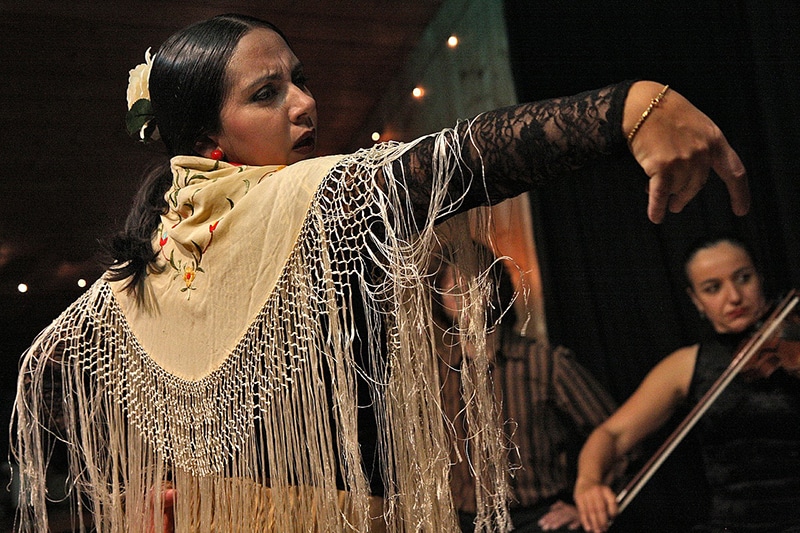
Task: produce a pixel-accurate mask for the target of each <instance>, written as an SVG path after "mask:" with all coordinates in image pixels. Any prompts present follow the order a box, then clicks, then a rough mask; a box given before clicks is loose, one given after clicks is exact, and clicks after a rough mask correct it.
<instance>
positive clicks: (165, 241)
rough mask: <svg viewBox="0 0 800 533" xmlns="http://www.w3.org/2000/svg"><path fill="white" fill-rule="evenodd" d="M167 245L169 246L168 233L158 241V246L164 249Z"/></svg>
mask: <svg viewBox="0 0 800 533" xmlns="http://www.w3.org/2000/svg"><path fill="white" fill-rule="evenodd" d="M165 244H167V234H166V233H165V234H164V235H162V236H161V238H160V239H158V245H159V246H161V247H162V248H163V247H164V245H165Z"/></svg>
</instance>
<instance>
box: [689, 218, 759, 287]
mask: <svg viewBox="0 0 800 533" xmlns="http://www.w3.org/2000/svg"><path fill="white" fill-rule="evenodd" d="M723 242H727V243H728V244H731V245H732V246H735V247H737V248H741V249H742V250H744V252H745V253H746V254H747V255H748V256H749V257H750V260H751V261H752V262H753V266H754V267H755V269H756V272H758V274H759V275H763V274H762V271H761V266H760V265H759V262H758V257H757V256H756V254H755V252H754V250H753V248H752V247H751V246H750V245H749V244H748V243H747V242H745V240H744V239H742V238H741V237H739V236H738V235H736V234H734V233H730V232H720V233H714V234H711V235H706V236H703V237H701V238H699V239H697V240H695V241H694V242H693V243H692V244H690V245H689V247H688V248H687V249H686V251H685V252H684V254H683V263H682V264H683V282H684V284H685V286H686V287H687V288H689V289H692V280H691V279H690V278H689V263H691V262H692V260H693V259H694V258H695V256H696V255H697V253H698V252H699V251H701V250H707V249H708V248H712V247H714V246H716V245H718V244H720V243H723Z"/></svg>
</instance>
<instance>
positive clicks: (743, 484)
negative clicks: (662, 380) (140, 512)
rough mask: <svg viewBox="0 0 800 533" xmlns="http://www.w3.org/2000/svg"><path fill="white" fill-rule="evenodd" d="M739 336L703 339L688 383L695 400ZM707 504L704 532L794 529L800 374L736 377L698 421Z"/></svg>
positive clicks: (797, 527)
mask: <svg viewBox="0 0 800 533" xmlns="http://www.w3.org/2000/svg"><path fill="white" fill-rule="evenodd" d="M743 338H744V336H743V335H714V336H713V338H710V339H709V340H707V341H705V342H702V343H701V344H700V349H699V351H698V354H697V362H696V365H695V370H694V374H693V376H692V382H691V386H690V390H689V398H690V400H691V401H693V402H697V401H698V400H699V398H700V397H701V396H702V395H703V394H704V393H705V392H706V391H707V390H708V389H709V388H710V387H711V386H712V384H713V383H714V381H716V379H717V378H718V377H719V375H720V374H721V373H722V372H723V371H724V370H725V368H726V367H727V366H728V364H729V363H730V361H731V358H732V356H733V354H734V353H735V351H736V348H737V346H738V345H739V343H740V341H741V340H742V339H743ZM695 431H697V432H698V436H699V440H700V443H701V448H702V452H703V461H704V465H705V471H706V476H707V478H708V482H709V485H710V488H711V509H710V514H709V517H708V528H706V529H704V530H705V531H727V532H731V533H739V532H756V531H757V532H759V533H762V532H773V531H774V532H788V531H800V379H797V378H796V377H792V376H790V375H789V374H787V373H786V372H785V371H783V370H782V369H778V370H777V371H776V372H775V373H774V374H773V375H772V376H770V377H769V378H767V379H755V380H748V379H745V378H744V377H742V376H737V377H736V378H734V380H733V381H731V383H730V384H729V385H728V387H727V388H726V389H725V391H724V392H722V394H720V396H719V397H718V398H717V400H716V401H715V402H714V403H713V405H711V407H710V408H709V409H708V411H707V412H706V413H705V414H704V415H703V417H702V418H701V419H700V420H699V422H698V425H697V427H696V429H695Z"/></svg>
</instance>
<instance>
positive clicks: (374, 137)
mask: <svg viewBox="0 0 800 533" xmlns="http://www.w3.org/2000/svg"><path fill="white" fill-rule="evenodd" d="M372 140H373V141H375V142H378V141H380V140H381V134H380V132H377V131H373V132H372Z"/></svg>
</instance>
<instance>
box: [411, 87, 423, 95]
mask: <svg viewBox="0 0 800 533" xmlns="http://www.w3.org/2000/svg"><path fill="white" fill-rule="evenodd" d="M411 94H412V95H414V98H422V97H423V96H425V89H423V88H422V87H419V86H417V87H414V90H413V91H411Z"/></svg>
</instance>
